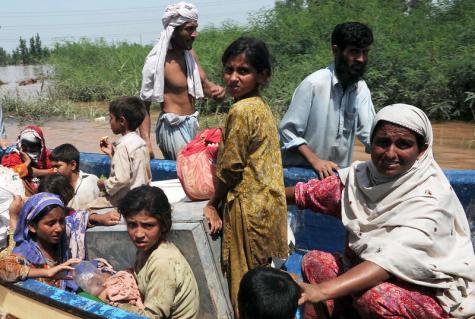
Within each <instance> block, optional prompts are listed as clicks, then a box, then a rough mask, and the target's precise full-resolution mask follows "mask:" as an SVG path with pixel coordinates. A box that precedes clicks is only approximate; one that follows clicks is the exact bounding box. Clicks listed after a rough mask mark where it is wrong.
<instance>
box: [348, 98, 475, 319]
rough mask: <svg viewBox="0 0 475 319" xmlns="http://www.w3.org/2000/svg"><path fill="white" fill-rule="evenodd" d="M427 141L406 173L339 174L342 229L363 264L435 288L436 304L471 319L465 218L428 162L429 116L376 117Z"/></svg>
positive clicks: (400, 112)
mask: <svg viewBox="0 0 475 319" xmlns="http://www.w3.org/2000/svg"><path fill="white" fill-rule="evenodd" d="M380 121H386V122H390V123H393V124H397V125H400V126H403V127H405V128H408V129H410V130H411V131H413V132H417V133H418V134H420V135H421V136H423V137H424V141H425V143H426V144H427V145H428V148H427V150H426V151H425V152H424V153H423V154H422V155H421V156H420V158H419V159H418V160H417V161H416V162H415V163H414V165H413V166H412V167H411V168H410V169H409V170H408V171H406V172H404V173H402V174H400V175H398V176H395V177H386V176H382V175H381V174H380V173H379V172H378V171H377V169H376V167H375V166H374V164H373V163H372V162H371V161H368V162H355V163H353V164H352V165H351V166H350V168H349V169H347V170H342V171H341V174H340V177H341V178H342V182H343V183H344V184H345V191H344V192H343V202H342V221H343V224H344V225H345V227H346V229H347V230H348V240H349V246H350V248H351V249H352V250H353V251H354V252H355V253H357V254H358V255H359V256H360V257H361V258H362V259H364V260H369V261H372V262H374V263H376V264H377V265H379V266H380V267H382V268H384V269H385V270H386V271H388V272H389V273H390V274H392V275H394V276H396V277H398V278H400V279H402V280H404V281H407V282H410V283H413V284H416V285H421V286H426V287H432V288H438V289H437V290H436V291H437V293H436V297H437V298H438V301H439V302H440V304H441V305H442V306H443V307H444V309H445V310H446V311H447V312H449V313H451V314H452V315H454V316H457V317H461V318H465V317H467V316H469V315H475V283H474V281H475V255H474V253H473V246H472V244H471V239H470V228H469V225H468V222H467V217H466V215H465V212H464V210H463V207H462V205H461V204H460V201H459V200H458V198H457V196H456V194H455V192H454V190H453V189H452V187H451V186H450V183H449V182H448V180H447V178H446V177H445V175H444V173H443V171H442V170H441V169H440V167H439V165H438V164H437V163H436V162H435V160H434V157H433V154H432V143H433V136H432V127H431V124H430V121H429V119H428V118H427V116H426V114H425V113H424V112H423V111H422V110H420V109H418V108H416V107H414V106H411V105H407V104H394V105H389V106H386V107H385V108H383V109H382V110H381V111H379V112H378V114H376V117H375V120H374V123H373V129H372V132H371V136H373V135H374V132H373V131H374V129H375V128H376V127H377V125H378V123H379V122H380Z"/></svg>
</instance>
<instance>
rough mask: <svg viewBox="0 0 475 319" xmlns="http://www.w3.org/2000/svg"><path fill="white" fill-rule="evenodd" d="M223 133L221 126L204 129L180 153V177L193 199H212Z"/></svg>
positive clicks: (177, 162)
mask: <svg viewBox="0 0 475 319" xmlns="http://www.w3.org/2000/svg"><path fill="white" fill-rule="evenodd" d="M221 135H222V129H221V128H209V129H204V130H203V131H201V132H200V133H199V134H198V135H196V137H195V138H194V139H193V140H191V141H190V143H188V144H187V145H186V146H185V147H184V148H183V149H182V150H181V151H180V154H179V155H178V158H177V160H176V171H177V175H178V179H179V180H180V183H181V185H182V186H183V190H184V191H185V194H186V196H188V197H189V198H190V199H191V200H205V199H210V198H211V196H213V194H214V191H215V187H216V158H217V156H218V147H219V142H220V141H221Z"/></svg>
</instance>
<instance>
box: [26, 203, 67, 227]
mask: <svg viewBox="0 0 475 319" xmlns="http://www.w3.org/2000/svg"><path fill="white" fill-rule="evenodd" d="M56 207H61V206H59V205H58V204H51V205H48V206H46V207H45V208H43V209H42V210H41V211H40V212H39V213H38V215H36V216H35V218H33V219H32V220H30V222H29V224H30V225H32V226H33V227H37V226H38V223H39V222H40V220H41V219H42V218H43V217H45V216H46V214H48V213H49V212H50V211H51V210H52V209H55V208H56ZM61 208H62V207H61Z"/></svg>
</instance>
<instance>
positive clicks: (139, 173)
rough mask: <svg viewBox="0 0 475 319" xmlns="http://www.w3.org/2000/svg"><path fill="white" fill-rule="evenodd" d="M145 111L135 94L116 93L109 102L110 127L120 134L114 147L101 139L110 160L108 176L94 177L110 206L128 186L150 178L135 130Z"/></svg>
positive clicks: (145, 154)
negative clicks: (104, 177) (115, 97)
mask: <svg viewBox="0 0 475 319" xmlns="http://www.w3.org/2000/svg"><path fill="white" fill-rule="evenodd" d="M145 112H146V110H145V105H144V104H143V102H142V100H141V99H139V98H138V97H129V96H124V97H120V98H118V99H116V100H114V101H112V102H111V103H110V105H109V116H110V120H109V121H110V126H111V130H112V132H113V133H114V134H120V135H122V137H121V138H120V139H119V140H118V141H117V142H115V143H114V144H115V146H114V147H113V146H112V144H111V143H110V142H109V141H108V139H107V138H103V139H102V140H101V142H100V147H101V150H102V152H104V153H105V154H107V155H108V156H109V157H110V158H111V160H112V162H111V171H110V175H109V178H108V179H107V180H105V181H103V180H98V181H97V186H98V187H99V189H101V190H104V191H105V192H106V193H107V199H108V200H109V201H110V203H111V204H112V206H117V205H118V203H119V200H120V199H121V198H123V197H124V196H125V194H127V192H128V191H129V190H131V189H133V188H136V187H138V186H141V185H148V184H149V183H150V181H151V180H152V172H151V170H150V156H149V153H148V149H147V145H146V144H145V141H144V140H143V139H142V138H141V137H140V136H139V135H138V134H137V133H136V132H135V131H136V130H137V128H138V127H139V126H140V124H141V123H142V121H143V119H144V118H145Z"/></svg>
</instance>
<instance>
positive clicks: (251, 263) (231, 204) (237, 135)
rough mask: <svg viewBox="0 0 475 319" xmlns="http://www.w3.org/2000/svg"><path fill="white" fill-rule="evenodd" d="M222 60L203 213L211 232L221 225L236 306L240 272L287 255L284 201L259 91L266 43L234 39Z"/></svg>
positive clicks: (267, 68)
mask: <svg viewBox="0 0 475 319" xmlns="http://www.w3.org/2000/svg"><path fill="white" fill-rule="evenodd" d="M222 63H223V66H224V81H225V83H226V86H227V90H228V93H229V94H230V95H231V96H232V97H233V98H234V104H233V105H232V106H231V109H230V110H229V114H228V117H227V120H226V125H225V128H224V131H223V138H222V142H221V144H220V148H219V153H218V162H217V170H216V173H217V177H218V178H217V179H218V185H217V187H216V192H215V194H214V196H213V197H212V198H211V199H210V201H209V202H208V204H207V205H206V207H205V208H204V215H205V216H206V218H207V219H208V222H209V224H210V232H211V234H214V233H216V232H218V231H220V230H221V228H223V231H224V234H223V245H222V263H223V269H224V271H225V273H226V275H227V277H228V282H229V289H230V297H231V301H232V304H233V306H234V307H235V308H236V307H237V294H238V290H239V283H240V281H241V278H242V277H243V275H244V274H245V273H246V272H247V271H248V270H250V269H253V268H255V267H257V266H265V265H269V264H270V260H271V257H272V256H277V257H280V258H286V257H287V247H288V246H287V205H286V201H285V189H284V178H283V171H282V161H281V155H280V149H279V138H278V132H277V126H276V122H275V119H274V117H273V115H272V112H271V110H270V108H269V106H268V105H267V104H266V102H265V101H264V100H263V99H262V98H261V97H260V95H259V88H260V87H261V86H262V85H264V84H266V83H267V81H268V80H269V78H270V75H271V64H270V57H269V51H268V49H267V46H266V45H265V43H264V42H262V41H260V40H258V39H254V38H245V37H243V38H239V39H237V40H236V41H234V42H233V43H231V45H230V46H229V47H228V48H227V49H226V50H225V51H224V53H223V56H222ZM221 203H222V204H223V207H224V209H223V214H222V219H221V216H220V214H219V213H218V206H219V205H220V204H221Z"/></svg>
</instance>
